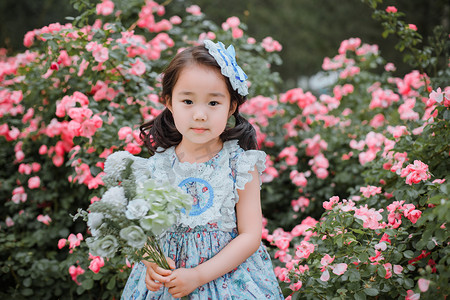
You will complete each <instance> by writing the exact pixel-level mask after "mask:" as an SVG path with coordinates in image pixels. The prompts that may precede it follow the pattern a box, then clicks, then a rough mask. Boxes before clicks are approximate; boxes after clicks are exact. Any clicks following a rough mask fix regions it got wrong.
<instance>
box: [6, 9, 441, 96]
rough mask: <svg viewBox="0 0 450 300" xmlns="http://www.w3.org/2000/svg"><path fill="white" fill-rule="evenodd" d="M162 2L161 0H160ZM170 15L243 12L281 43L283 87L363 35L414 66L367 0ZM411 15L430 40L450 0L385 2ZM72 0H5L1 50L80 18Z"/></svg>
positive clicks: (254, 29) (301, 82)
mask: <svg viewBox="0 0 450 300" xmlns="http://www.w3.org/2000/svg"><path fill="white" fill-rule="evenodd" d="M129 1H132V0H129ZM157 2H161V1H157ZM169 2H170V4H171V5H170V6H168V11H167V13H168V14H169V15H170V14H177V10H178V11H179V10H184V9H185V7H187V6H189V5H191V4H197V5H199V6H200V7H201V9H202V12H203V13H205V14H206V18H207V19H210V20H212V21H214V22H215V23H216V24H218V25H220V24H221V23H223V22H224V21H225V20H226V18H228V17H229V16H233V15H234V16H237V17H239V19H240V20H241V21H242V22H244V23H245V24H247V25H248V31H247V32H248V34H249V35H250V36H253V37H255V38H256V39H257V40H262V39H263V38H265V37H266V36H272V37H273V38H274V39H275V40H277V41H279V42H280V43H281V44H282V46H283V50H282V51H281V53H280V56H281V58H282V59H283V64H282V65H280V66H274V70H275V71H278V72H279V73H280V75H281V78H282V79H283V86H281V87H280V89H281V90H282V91H284V90H287V89H290V88H293V87H297V86H301V87H303V88H305V89H314V86H311V85H314V82H315V81H317V80H315V79H317V78H318V77H320V73H319V72H320V70H321V65H322V62H323V58H324V57H330V56H334V55H335V53H336V51H337V49H338V48H339V44H340V42H341V41H342V40H344V39H348V38H351V37H359V38H361V40H362V42H363V43H369V44H377V45H379V47H380V51H381V55H382V56H383V57H384V58H386V60H387V61H392V62H394V61H395V62H396V66H397V73H398V74H396V75H398V76H401V75H404V73H405V72H406V71H407V70H408V68H407V67H406V66H405V65H403V64H402V63H401V61H402V59H401V57H402V56H401V53H399V52H398V51H397V50H395V49H394V45H395V44H396V38H395V37H389V38H387V39H384V38H383V37H382V36H381V35H380V32H382V27H381V25H380V24H379V23H378V22H377V21H374V20H373V19H372V18H371V9H370V8H369V7H368V6H367V5H366V4H364V3H362V1H361V0H341V1H334V0H314V1H311V0H283V1H273V0H227V1H223V0H187V1H184V0H168V1H166V2H165V3H169ZM384 5H386V6H388V5H393V6H395V7H397V9H398V11H399V12H404V13H405V14H406V19H405V22H406V23H410V24H415V25H416V26H417V28H418V32H419V33H420V34H421V35H422V36H423V37H424V40H425V41H426V40H427V39H428V37H430V36H431V35H432V28H434V26H436V25H442V26H443V27H444V29H445V31H447V32H448V31H450V28H449V23H450V3H449V1H447V0H414V1H410V0H397V1H385V4H384ZM76 15H77V12H76V11H75V10H74V9H73V8H72V5H71V3H70V0H2V1H0V19H1V20H2V21H1V22H0V48H6V49H7V51H8V54H10V55H11V54H15V53H17V52H22V51H24V50H25V47H24V46H23V36H24V34H25V33H26V32H27V31H29V30H33V29H35V28H41V27H43V26H45V25H48V24H50V23H54V22H59V23H62V24H64V23H67V22H68V21H67V20H66V19H65V18H66V17H67V16H76Z"/></svg>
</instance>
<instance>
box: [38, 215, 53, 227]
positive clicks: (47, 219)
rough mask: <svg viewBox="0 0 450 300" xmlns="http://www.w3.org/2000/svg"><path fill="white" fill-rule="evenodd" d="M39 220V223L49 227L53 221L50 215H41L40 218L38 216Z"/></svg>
mask: <svg viewBox="0 0 450 300" xmlns="http://www.w3.org/2000/svg"><path fill="white" fill-rule="evenodd" d="M37 220H38V221H39V222H42V223H44V224H45V225H49V224H50V222H51V221H52V219H51V218H50V217H49V216H48V215H45V216H44V215H39V216H37Z"/></svg>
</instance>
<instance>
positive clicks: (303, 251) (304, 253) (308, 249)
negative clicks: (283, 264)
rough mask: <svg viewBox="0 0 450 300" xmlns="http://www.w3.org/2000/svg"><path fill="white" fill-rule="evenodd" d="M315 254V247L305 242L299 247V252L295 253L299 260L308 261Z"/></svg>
mask: <svg viewBox="0 0 450 300" xmlns="http://www.w3.org/2000/svg"><path fill="white" fill-rule="evenodd" d="M313 252H314V245H313V244H311V243H309V242H307V241H304V240H303V241H302V242H301V243H300V245H298V246H297V251H296V252H295V255H297V257H298V258H305V259H306V258H308V257H309V255H310V254H311V253H313Z"/></svg>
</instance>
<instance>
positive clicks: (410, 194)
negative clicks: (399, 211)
mask: <svg viewBox="0 0 450 300" xmlns="http://www.w3.org/2000/svg"><path fill="white" fill-rule="evenodd" d="M406 195H407V196H408V198H409V200H416V199H417V197H418V196H419V192H418V191H416V190H414V189H412V188H411V189H407V190H406Z"/></svg>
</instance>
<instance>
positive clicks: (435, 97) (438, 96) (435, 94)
mask: <svg viewBox="0 0 450 300" xmlns="http://www.w3.org/2000/svg"><path fill="white" fill-rule="evenodd" d="M444 95H445V93H443V92H442V90H441V88H440V87H439V88H437V89H436V91H434V90H433V91H432V92H431V93H430V96H429V97H430V100H432V101H433V102H431V103H430V102H427V106H430V105H432V104H434V103H436V102H437V103H441V102H442V101H443V100H444Z"/></svg>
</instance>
